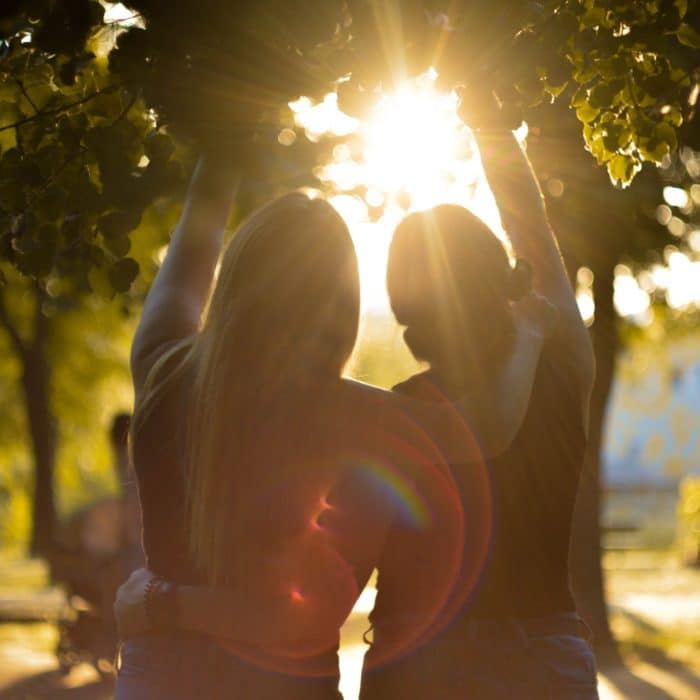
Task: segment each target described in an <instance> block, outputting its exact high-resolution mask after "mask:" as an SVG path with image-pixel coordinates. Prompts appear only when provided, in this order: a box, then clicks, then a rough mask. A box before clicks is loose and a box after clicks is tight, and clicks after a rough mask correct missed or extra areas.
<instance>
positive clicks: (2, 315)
mask: <svg viewBox="0 0 700 700" xmlns="http://www.w3.org/2000/svg"><path fill="white" fill-rule="evenodd" d="M0 326H2V327H3V328H4V329H5V330H6V331H7V334H8V335H9V336H10V342H11V343H12V345H13V346H14V348H15V350H16V351H17V353H18V354H19V355H24V354H25V352H26V347H25V345H24V341H23V340H22V336H21V335H20V334H19V331H18V330H17V327H16V326H15V324H14V323H13V322H12V319H10V316H9V314H8V313H7V307H6V306H5V299H4V297H3V296H2V294H0Z"/></svg>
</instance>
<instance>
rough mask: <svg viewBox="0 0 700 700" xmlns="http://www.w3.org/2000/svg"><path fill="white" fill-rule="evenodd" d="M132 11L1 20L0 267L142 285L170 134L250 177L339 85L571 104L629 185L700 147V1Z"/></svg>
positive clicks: (362, 95)
mask: <svg viewBox="0 0 700 700" xmlns="http://www.w3.org/2000/svg"><path fill="white" fill-rule="evenodd" d="M126 4H127V6H128V7H129V8H130V9H131V10H132V11H133V13H134V14H133V16H132V17H130V18H129V20H128V21H122V20H110V19H108V20H105V9H104V6H103V5H102V4H101V3H99V2H97V0H65V1H62V2H58V1H56V0H28V1H26V2H22V1H21V0H8V1H6V2H4V3H3V4H2V7H1V8H0V148H1V149H2V152H1V154H0V158H1V159H0V226H1V228H0V258H1V259H2V260H4V261H7V262H9V263H11V264H12V265H13V266H15V267H16V268H17V269H18V270H20V271H21V272H23V273H24V274H27V275H30V276H32V277H34V278H38V279H41V280H43V281H44V282H46V283H48V282H51V284H52V286H53V287H54V288H56V289H57V288H59V287H61V288H65V289H66V290H70V289H73V288H75V287H76V286H78V287H83V288H92V289H95V288H98V287H102V288H105V287H106V286H109V288H111V289H113V290H115V291H117V292H121V291H125V290H127V289H128V288H129V286H130V284H131V282H132V281H133V279H134V278H135V277H136V275H137V274H138V266H137V264H136V263H135V261H134V259H133V257H130V256H129V246H130V242H129V234H130V232H131V231H133V230H134V229H135V228H136V227H137V225H138V223H139V221H140V219H141V216H142V214H143V211H144V209H145V208H146V207H147V206H148V204H149V203H150V202H152V201H153V200H154V199H156V198H157V197H158V196H159V195H161V194H163V193H165V192H168V191H169V190H172V188H173V187H174V186H175V184H176V181H177V168H176V166H175V165H174V164H173V162H172V153H173V148H174V147H173V143H172V141H171V139H170V137H169V136H168V134H167V133H166V132H165V131H164V129H163V127H164V126H166V127H167V128H168V129H169V131H170V132H171V133H173V134H176V135H179V136H183V137H186V138H190V139H191V140H193V141H194V142H195V144H196V145H197V146H198V147H199V148H207V147H209V148H212V147H216V148H229V149H231V152H232V153H235V154H236V156H237V158H238V160H239V162H240V163H241V164H242V166H243V167H246V166H247V167H249V168H250V169H254V167H255V166H256V165H257V166H259V165H260V163H265V162H266V161H265V158H264V157H261V155H260V154H262V153H264V152H265V151H266V150H267V151H270V150H274V148H276V147H277V148H278V146H277V142H276V138H275V137H276V134H277V132H278V131H279V128H280V125H281V124H284V121H285V119H287V120H289V118H290V115H289V111H288V108H287V103H288V102H289V101H290V100H294V99H295V98H298V97H299V96H300V95H308V96H310V97H312V98H314V97H319V96H321V95H323V94H325V93H327V92H328V91H333V90H337V92H338V95H339V104H340V106H341V108H342V109H343V110H344V111H346V112H347V113H350V114H352V115H357V116H361V115H363V114H365V113H366V112H367V110H368V108H369V107H370V106H371V104H372V103H373V102H374V101H375V100H376V98H377V96H378V94H379V92H380V91H382V90H384V91H386V90H391V89H392V87H394V86H395V85H396V84H397V83H398V82H400V81H401V80H403V79H404V78H407V77H411V76H415V75H417V74H419V73H421V72H424V71H426V70H427V69H428V68H429V67H431V66H432V67H433V68H434V69H435V70H436V71H437V73H438V80H439V83H440V85H441V86H442V87H443V88H444V89H445V90H450V89H452V88H454V87H456V86H459V85H466V86H467V89H469V86H472V88H474V90H473V92H472V94H473V95H474V96H475V98H474V99H478V91H476V90H475V86H478V85H484V84H486V85H488V87H489V89H492V90H493V91H494V92H495V93H496V95H497V96H498V99H499V101H500V102H501V105H502V110H501V119H502V122H503V124H505V125H508V126H515V125H517V124H518V123H519V122H520V120H521V119H522V118H523V117H525V118H526V119H528V120H530V121H532V120H534V119H536V110H537V109H538V108H539V107H540V106H541V105H543V104H549V103H551V102H555V101H559V102H564V103H566V104H567V105H570V106H571V108H572V109H573V110H575V113H576V116H577V118H578V120H579V121H580V123H581V130H582V135H583V138H582V139H581V147H582V148H583V147H584V146H585V148H587V149H588V150H589V151H590V152H591V153H592V154H593V156H594V157H595V159H596V161H597V162H598V163H599V164H601V165H604V166H605V167H606V168H607V170H608V173H609V175H610V177H611V178H612V179H613V180H614V181H616V182H618V183H622V184H627V183H629V182H630V181H631V180H632V178H633V177H634V175H635V174H636V172H637V171H638V170H639V169H640V167H641V164H642V163H643V162H647V161H648V162H652V163H657V164H658V163H661V162H663V161H664V159H665V158H666V157H667V156H668V155H669V154H671V153H673V152H675V151H676V149H677V148H678V145H679V143H683V142H684V141H686V140H687V138H686V137H687V134H686V128H687V124H688V123H689V122H690V121H691V120H692V119H693V118H694V116H695V111H696V106H697V98H698V90H699V89H700V88H699V80H700V72H699V63H700V61H699V58H698V57H699V55H700V52H698V49H699V48H700V33H699V32H698V26H700V0H645V1H644V2H638V1H635V0H626V1H625V0H542V1H540V2H531V1H525V0H508V1H506V2H499V3H494V2H490V1H487V0H470V1H467V0H463V1H462V2H447V0H402V1H401V2H398V3H397V2H392V3H388V2H380V1H378V0H374V1H371V0H304V1H303V2H297V3H288V2H284V1H283V0H261V1H260V2H256V3H254V4H252V5H251V4H250V3H243V2H222V1H221V0H198V1H197V2H194V1H192V0H186V1H183V2H179V3H177V6H176V7H174V6H173V5H172V3H167V2H163V1H162V0H132V1H131V2H129V3H126ZM115 44H116V46H115ZM473 113H474V114H475V115H476V116H475V120H476V122H477V123H475V124H474V126H484V125H482V124H479V123H478V121H479V119H478V105H477V106H476V109H475V110H473ZM691 145H693V144H691ZM695 145H697V144H695ZM287 155H289V154H287Z"/></svg>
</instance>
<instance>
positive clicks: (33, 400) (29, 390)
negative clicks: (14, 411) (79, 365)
mask: <svg viewBox="0 0 700 700" xmlns="http://www.w3.org/2000/svg"><path fill="white" fill-rule="evenodd" d="M48 323H49V322H48V319H47V318H46V317H45V316H44V315H43V314H42V313H41V300H40V298H38V299H37V310H36V316H35V327H34V337H33V339H32V342H31V345H30V346H29V347H27V348H26V350H25V352H24V353H23V356H22V390H23V392H24V401H25V407H26V412H27V427H28V429H29V435H30V438H31V444H32V450H33V454H34V495H33V510H32V513H33V515H32V533H31V539H30V545H29V549H30V553H31V554H33V555H37V556H44V557H47V558H50V555H51V552H52V548H53V544H54V541H55V533H56V504H55V500H54V483H53V477H54V466H55V461H56V425H55V420H54V417H53V415H52V414H51V405H50V379H51V369H50V367H49V364H48V362H47V361H46V338H47V335H48Z"/></svg>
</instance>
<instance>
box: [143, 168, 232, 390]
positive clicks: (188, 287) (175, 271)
mask: <svg viewBox="0 0 700 700" xmlns="http://www.w3.org/2000/svg"><path fill="white" fill-rule="evenodd" d="M235 184H236V177H235V174H234V172H233V170H232V169H231V168H230V167H228V166H226V165H223V164H222V163H220V162H217V161H216V160H215V159H213V158H211V157H209V156H203V157H202V158H200V160H199V162H198V163H197V166H196V168H195V171H194V173H193V175H192V179H191V181H190V186H189V190H188V193H187V199H186V201H185V206H184V209H183V211H182V216H181V217H180V221H179V223H178V225H177V227H176V229H175V232H174V233H173V235H172V238H171V240H170V245H169V246H168V252H167V255H166V256H165V260H164V261H163V265H162V266H161V268H160V270H159V272H158V274H157V275H156V278H155V281H154V282H153V285H152V286H151V290H150V292H149V293H148V297H147V298H146V303H145V304H144V307H143V313H142V314H141V320H140V322H139V325H138V328H137V330H136V335H135V336H134V342H133V345H132V348H131V372H132V376H133V381H134V388H135V390H136V393H137V395H138V392H139V390H140V389H141V387H142V386H143V383H144V381H145V379H146V376H147V375H148V372H149V370H150V368H151V367H152V366H153V364H154V363H155V362H156V360H157V359H158V357H160V355H161V353H162V352H163V350H164V349H166V348H167V347H168V346H169V345H170V344H171V343H172V342H174V341H177V340H181V339H182V338H186V337H187V336H189V335H192V334H193V333H196V332H197V330H198V329H199V324H200V321H201V317H202V312H203V310H204V307H205V305H206V302H207V299H208V297H209V292H210V288H211V284H212V279H213V277H214V270H215V269H216V264H217V261H218V259H219V254H220V252H221V245H222V241H223V234H224V229H225V227H226V222H227V221H228V218H229V214H230V212H231V206H232V203H233V198H234V193H235Z"/></svg>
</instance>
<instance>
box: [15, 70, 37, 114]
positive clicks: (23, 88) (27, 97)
mask: <svg viewBox="0 0 700 700" xmlns="http://www.w3.org/2000/svg"><path fill="white" fill-rule="evenodd" d="M15 82H16V83H17V86H18V87H19V89H20V91H21V92H22V94H23V95H24V98H25V99H26V100H27V102H29V104H30V105H31V106H32V109H33V110H34V114H35V115H36V114H39V112H40V110H39V108H38V107H37V106H36V105H35V104H34V100H33V99H32V98H31V97H30V96H29V93H28V92H27V89H26V88H25V87H24V83H23V82H22V81H21V80H20V79H19V78H17V80H16V81H15Z"/></svg>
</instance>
